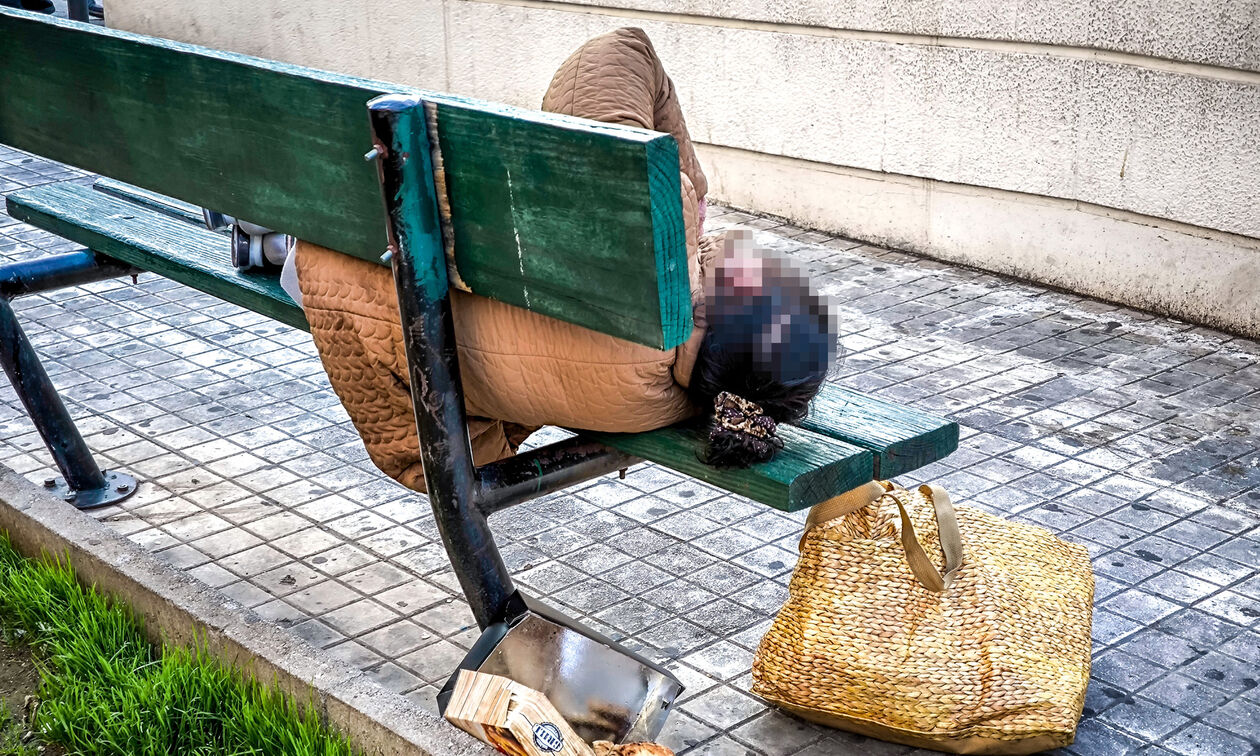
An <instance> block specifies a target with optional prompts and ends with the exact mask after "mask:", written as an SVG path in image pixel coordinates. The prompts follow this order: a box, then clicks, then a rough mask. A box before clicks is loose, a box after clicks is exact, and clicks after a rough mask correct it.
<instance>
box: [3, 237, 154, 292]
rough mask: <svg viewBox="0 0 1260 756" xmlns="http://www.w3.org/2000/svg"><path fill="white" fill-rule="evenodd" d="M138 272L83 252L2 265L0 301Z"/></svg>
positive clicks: (99, 256)
mask: <svg viewBox="0 0 1260 756" xmlns="http://www.w3.org/2000/svg"><path fill="white" fill-rule="evenodd" d="M137 272H139V271H138V270H137V269H136V268H133V267H131V266H130V265H127V264H126V263H121V262H119V261H117V260H115V259H113V258H112V257H106V256H105V255H102V254H98V253H96V252H93V251H92V250H90V249H80V250H78V251H76V252H66V253H63V254H60V255H49V256H48V257H37V258H34V259H32V260H22V261H19V262H12V263H8V264H5V265H0V297H3V298H5V299H13V298H14V297H20V296H25V295H27V294H38V293H39V292H41V291H52V290H53V289H63V288H65V287H67V286H78V285H80V284H85V283H92V282H93V281H104V280H105V279H107V278H118V277H119V276H126V275H131V274H132V273H137Z"/></svg>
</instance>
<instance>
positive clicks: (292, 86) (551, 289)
mask: <svg viewBox="0 0 1260 756" xmlns="http://www.w3.org/2000/svg"><path fill="white" fill-rule="evenodd" d="M0 39H3V40H4V43H3V44H2V45H0V71H3V72H4V74H3V76H0V143H4V144H8V145H12V146H14V147H17V148H20V149H24V150H27V151H30V152H34V153H37V154H39V155H43V156H45V157H48V158H50V159H53V160H58V161H61V162H65V163H69V164H71V165H74V166H77V167H80V168H83V169H85V170H88V171H92V172H95V173H99V174H102V175H103V176H107V177H110V178H108V179H102V180H100V181H99V182H98V183H97V185H96V186H95V187H88V186H83V185H79V184H73V183H59V184H51V185H45V186H40V187H36V188H32V189H27V190H22V191H18V192H15V193H13V194H11V195H9V197H8V209H9V213H10V214H11V215H13V216H14V217H15V218H18V219H20V220H23V221H26V222H27V223H30V224H32V225H35V226H38V227H40V228H43V229H47V230H49V231H51V232H53V233H56V234H58V235H60V236H62V237H64V238H66V239H69V240H72V241H74V242H76V243H78V244H81V245H83V247H84V248H85V249H84V250H83V251H80V252H75V253H69V254H66V255H57V256H50V257H48V258H44V259H42V260H35V261H31V262H21V263H11V264H9V265H6V266H0V293H3V295H4V296H3V297H0V330H2V331H3V334H2V335H3V336H4V338H5V343H6V345H12V348H6V349H3V350H0V352H3V354H2V355H0V356H2V357H3V359H4V365H5V368H6V370H7V372H8V373H9V375H10V379H11V380H12V382H13V384H14V386H15V388H16V389H17V391H18V393H19V395H20V396H21V397H22V400H23V401H24V403H25V404H26V406H27V408H28V411H29V413H30V414H31V417H32V420H33V422H34V423H35V424H36V426H37V427H38V429H39V431H40V433H41V435H42V436H43V438H44V440H45V442H46V443H47V445H48V446H49V449H50V450H51V451H52V453H53V456H54V459H55V460H56V461H57V464H58V466H59V468H60V470H61V472H62V475H63V479H62V480H58V481H55V487H60V490H62V491H63V493H64V494H65V495H66V496H67V498H73V499H74V500H75V503H76V504H78V505H80V506H90V505H100V504H102V503H105V502H108V501H110V500H113V499H115V498H118V497H119V496H123V495H127V494H129V493H131V492H132V491H134V490H135V487H136V483H135V481H133V480H132V479H130V478H129V477H127V476H126V475H125V473H122V472H120V471H113V472H111V473H103V472H102V471H100V470H99V468H98V467H97V465H96V464H95V462H94V461H93V459H92V456H91V453H90V450H88V449H87V447H86V445H85V444H84V442H83V440H82V437H81V436H80V435H79V433H78V431H77V429H75V427H74V424H73V422H71V420H70V418H69V415H68V413H66V411H65V408H64V406H63V405H62V404H61V401H60V399H59V398H58V397H57V395H56V392H55V390H54V389H53V387H52V384H51V382H50V381H49V380H48V377H47V375H46V374H45V373H44V371H43V369H42V367H41V366H40V365H39V361H38V359H37V357H36V356H35V354H34V351H33V350H32V349H31V348H30V345H29V343H28V342H27V341H26V339H25V336H24V335H23V334H22V333H21V330H20V328H19V327H18V324H17V321H16V319H15V317H14V314H13V310H12V308H11V307H10V306H9V304H8V299H10V298H12V297H13V296H18V295H21V294H24V293H32V292H38V291H46V290H49V289H53V288H57V287H61V286H69V285H76V284H79V283H84V282H87V281H92V280H99V279H102V278H107V277H114V276H119V275H123V274H125V273H128V272H130V271H133V270H142V271H152V272H154V273H157V274H159V275H162V276H165V277H167V278H169V279H171V280H174V281H178V282H180V283H182V284H185V285H188V286H190V287H193V288H195V289H198V290H200V291H203V292H206V293H209V294H212V295H214V296H216V297H218V298H220V299H222V300H224V301H227V302H232V303H234V304H236V305H239V306H241V307H244V308H246V309H249V310H252V311H254V312H258V313H261V314H263V315H266V316H268V317H270V318H274V319H275V320H278V321H280V322H282V323H285V324H288V325H290V326H293V327H296V328H306V320H305V318H304V317H303V314H302V311H301V310H300V308H298V307H297V306H296V305H295V304H294V302H293V301H292V300H291V299H290V298H289V297H288V295H286V294H285V293H284V291H283V290H282V289H281V288H280V286H279V283H278V281H277V280H276V278H275V277H273V276H270V275H266V274H259V273H249V272H245V273H242V272H238V271H237V270H235V269H234V268H232V267H231V266H230V265H229V255H228V249H227V243H226V240H225V239H224V237H223V236H222V235H220V234H217V233H215V232H211V231H208V230H206V229H205V228H204V227H201V226H199V225H197V224H198V223H199V222H200V215H199V213H198V211H197V207H198V206H204V207H213V208H215V209H217V210H220V211H222V212H224V213H227V214H229V215H232V216H236V217H244V218H248V219H249V220H250V221H252V222H255V223H258V224H261V225H264V226H266V227H269V228H273V229H276V230H278V231H282V232H284V233H288V234H292V235H295V236H298V237H301V238H304V239H308V240H310V241H312V242H315V243H318V244H321V245H324V246H327V247H330V248H333V249H336V250H338V251H340V252H343V253H345V254H350V255H354V256H356V257H360V258H363V259H367V260H372V261H383V262H385V263H386V264H389V265H392V266H393V270H394V277H395V281H396V283H397V286H398V290H399V301H400V317H401V318H402V320H403V323H404V326H405V332H406V333H407V334H408V344H407V355H408V363H409V370H410V371H411V373H412V376H411V378H412V380H411V385H412V386H413V387H416V388H415V389H414V391H413V399H414V404H415V407H416V415H417V417H416V419H417V424H418V429H419V432H420V439H421V455H422V459H423V462H424V467H425V471H426V479H427V481H428V485H429V489H430V501H431V504H432V507H433V510H434V516H435V518H436V520H437V523H438V526H439V529H440V530H441V532H442V536H443V539H444V541H445V544H446V547H447V550H448V553H449V555H450V556H451V562H452V567H453V569H454V571H455V573H456V575H457V576H458V578H459V581H460V584H461V586H462V587H463V589H464V592H465V594H466V596H467V598H468V601H469V603H470V605H471V606H472V609H473V612H474V614H475V615H476V617H477V620H478V622H479V623H480V624H481V626H482V627H486V626H488V625H490V624H491V623H494V622H496V621H499V620H501V619H503V618H504V617H505V615H506V614H508V613H510V612H512V611H516V610H517V609H516V608H514V607H518V606H519V603H518V598H517V597H518V594H517V593H516V590H515V588H514V586H513V584H512V580H511V577H510V575H509V574H508V571H507V568H506V567H505V566H504V564H503V560H502V558H501V557H500V555H499V552H498V549H497V547H496V546H495V544H494V539H493V535H492V534H491V531H490V529H489V526H488V523H487V518H488V516H489V515H490V514H492V513H493V512H496V511H499V510H502V509H505V508H507V507H510V506H512V505H514V504H517V503H519V502H521V501H525V500H527V499H530V498H533V497H536V496H539V495H543V494H546V493H549V492H552V491H556V490H560V489H562V488H564V487H566V486H569V485H572V484H574V483H576V482H580V481H582V480H587V479H590V478H592V477H595V476H598V475H603V474H607V473H609V472H613V471H616V470H618V469H624V468H625V467H626V466H628V465H630V464H633V463H635V462H636V461H638V460H650V461H652V462H656V463H658V464H660V465H663V466H666V467H669V468H671V469H674V470H678V471H680V472H682V473H685V474H687V475H691V476H694V477H696V478H699V479H701V480H703V481H705V482H706V483H709V484H711V485H714V486H717V487H720V488H722V489H725V490H728V491H732V492H735V493H738V494H741V495H744V496H747V497H749V498H751V499H755V500H757V501H760V502H763V503H765V504H767V505H769V506H772V507H776V508H779V509H783V510H789V511H790V510H799V509H803V508H806V507H810V506H812V505H814V504H817V503H819V502H821V501H824V500H826V499H828V498H831V497H833V496H836V495H838V494H841V493H843V492H845V491H848V490H850V489H852V488H854V487H856V486H859V485H861V484H863V483H865V482H867V481H869V480H871V479H872V478H876V477H879V478H889V477H892V476H895V475H898V474H901V473H905V472H907V471H910V470H913V469H915V468H917V467H921V466H923V465H926V464H928V463H930V462H933V461H936V460H938V459H941V458H942V457H944V456H946V455H947V454H949V453H950V452H952V451H953V450H954V449H955V448H956V447H957V443H958V427H957V426H956V425H955V424H954V423H951V422H948V421H946V420H943V419H941V418H938V417H933V416H931V415H927V414H924V413H921V412H916V411H914V410H911V409H908V408H905V407H902V406H899V405H897V404H894V403H891V402H885V401H881V400H878V399H875V398H872V397H868V396H864V395H862V394H860V393H857V392H853V391H848V390H846V389H843V388H840V387H837V386H828V387H827V388H826V389H825V390H824V391H823V392H822V394H821V395H820V396H819V397H818V399H817V400H816V401H815V402H814V406H813V410H812V411H811V413H810V415H809V417H808V418H807V419H806V420H804V421H803V422H801V423H800V424H799V425H798V426H797V427H789V428H784V429H782V436H783V439H784V441H785V447H784V449H783V450H782V452H781V453H780V454H779V455H778V456H777V457H776V458H775V459H774V460H773V461H771V462H769V463H766V464H761V465H756V466H753V467H751V468H749V469H747V470H717V469H714V468H711V467H709V466H707V465H704V464H702V463H701V462H699V461H698V458H697V451H699V450H700V448H701V447H702V445H703V443H704V430H703V429H702V428H701V427H699V426H696V425H694V424H691V425H682V426H677V427H671V428H664V429H661V430H656V431H652V432H648V433H639V434H609V433H579V434H578V435H577V436H575V437H573V438H570V439H566V440H565V441H561V442H558V443H554V444H551V445H549V446H546V447H543V448H540V449H535V450H532V451H530V452H528V453H525V454H522V455H520V456H518V457H515V458H511V459H508V460H503V461H501V462H498V463H495V464H492V465H484V466H481V467H475V466H474V465H473V463H472V460H471V455H470V453H469V442H468V436H467V429H466V427H465V416H464V410H463V401H462V390H461V388H460V383H459V372H458V363H457V360H456V353H455V349H454V337H453V331H452V329H451V323H450V306H449V297H448V291H449V288H450V287H451V286H452V285H458V286H460V287H462V288H466V289H467V290H469V291H472V292H473V293H476V294H479V295H482V296H486V297H491V298H495V299H499V300H501V301H504V302H508V303H510V304H513V305H516V306H520V307H526V308H529V309H532V310H534V311H537V312H541V313H544V314H547V315H549V316H552V317H556V318H560V319H563V320H566V321H568V322H572V323H576V324H579V325H582V326H585V327H587V328H591V329H595V330H598V331H601V332H604V333H608V334H612V335H615V336H618V337H621V338H625V339H628V340H631V341H634V342H637V343H641V344H646V345H650V346H653V347H656V348H662V349H668V348H672V347H674V346H676V345H678V344H679V343H681V342H682V341H684V340H685V339H686V338H687V336H688V334H689V333H690V331H691V328H692V323H691V311H690V292H689V290H688V276H687V265H686V249H685V241H684V236H683V220H682V208H681V203H680V199H679V177H678V156H677V145H676V144H675V142H674V140H673V139H672V137H669V136H667V135H663V134H658V133H654V132H649V131H644V130H640V129H633V128H627V127H621V126H612V125H607V124H600V123H594V122H590V121H584V120H581V119H575V118H569V117H564V116H558V115H552V114H547V113H542V112H536V111H529V110H522V109H517V108H512V107H507V106H502V105H495V104H491V103H485V102H479V101H475V100H469V99H464V98H460V97H454V96H451V95H445V94H439V93H434V92H426V91H421V90H417V89H414V88H409V87H404V86H399V85H394V84H386V83H381V82H375V81H370V80H365V79H358V78H352V77H346V76H339V75H334V74H329V73H325V72H320V71H314V70H310V69H305V68H299V67H296V66H291V65H286V64H282V63H276V62H273V61H266V60H260V59H256V58H250V57H245V56H240V55H234V54H230V53H225V52H220V51H215V50H208V49H205V48H200V47H195V46H191V45H184V44H179V43H174V42H169V41H165V40H159V39H153V38H149V37H144V36H140V35H134V34H128V33H123V32H117V31H111V30H107V29H101V28H97V27H89V26H85V25H81V24H76V23H72V22H66V21H58V20H55V19H49V18H47V17H43V16H38V15H35V14H29V13H23V12H21V11H8V10H0ZM365 153H369V154H368V156H367V157H368V158H369V159H367V160H365ZM435 165H437V166H440V171H441V175H442V176H443V177H444V179H445V180H444V182H438V183H435V180H434V177H435V170H436V169H435ZM123 182H126V183H123ZM443 185H444V189H445V192H446V198H447V200H448V202H449V206H450V216H449V218H445V217H441V216H440V214H439V212H438V209H437V208H438V198H437V191H439V189H438V187H439V186H443ZM172 198H177V199H172ZM382 198H384V201H382ZM185 203H193V204H191V205H189V204H185ZM387 251H388V254H384V253H387ZM575 261H580V263H578V264H574V263H575Z"/></svg>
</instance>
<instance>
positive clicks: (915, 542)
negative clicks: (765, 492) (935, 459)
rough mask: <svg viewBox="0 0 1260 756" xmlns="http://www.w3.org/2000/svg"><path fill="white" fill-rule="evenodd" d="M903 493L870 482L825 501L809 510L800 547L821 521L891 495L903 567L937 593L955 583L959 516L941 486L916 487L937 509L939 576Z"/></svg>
mask: <svg viewBox="0 0 1260 756" xmlns="http://www.w3.org/2000/svg"><path fill="white" fill-rule="evenodd" d="M904 493H905V489H902V488H895V487H892V488H885V487H884V485H883V484H881V483H880V482H878V481H871V482H870V483H867V484H866V485H865V486H860V487H858V488H855V489H853V490H852V491H850V492H848V493H847V494H843V495H841V496H837V497H835V498H833V499H828V500H827V501H825V502H823V503H822V504H819V505H817V506H816V507H814V508H813V509H811V510H810V511H809V518H808V519H807V520H806V521H805V534H804V535H802V536H801V544H802V545H804V543H805V536H806V535H808V534H809V532H810V531H811V530H813V529H814V528H816V527H818V526H819V525H821V524H823V523H824V522H827V521H829V520H834V519H835V518H837V517H843V516H844V515H846V514H849V513H850V512H856V511H857V510H858V509H861V508H862V507H864V506H867V505H868V504H870V503H871V502H873V501H875V500H876V499H878V498H879V497H881V496H885V495H887V496H891V497H893V501H895V502H897V510H898V511H899V512H900V513H901V547H902V548H903V549H904V550H905V552H906V564H908V565H909V566H910V572H912V573H914V578H915V580H918V581H919V584H920V585H922V586H923V587H924V588H926V589H928V590H929V591H932V592H934V593H940V592H942V591H944V590H945V589H946V588H948V587H949V586H950V585H951V584H952V583H953V582H954V577H955V576H956V575H957V574H958V570H959V568H961V567H962V562H963V545H962V533H961V532H960V531H959V529H958V517H957V515H956V514H955V513H954V504H953V502H952V501H950V498H949V494H948V493H946V492H945V489H943V488H941V487H940V486H933V485H922V486H919V493H921V494H923V495H924V496H925V497H926V498H927V499H928V500H929V501H931V502H932V508H933V509H935V510H936V528H937V532H938V533H939V534H940V541H941V551H942V552H943V553H944V555H945V572H944V574H942V573H941V572H939V571H938V570H937V569H936V565H934V564H932V560H931V559H930V558H929V557H928V555H927V551H926V550H924V548H923V544H921V543H919V538H918V536H917V535H916V534H915V532H914V523H913V522H912V521H911V520H910V513H909V512H907V511H906V505H905V503H904V502H903V501H902V499H901V497H902V495H903V494H904Z"/></svg>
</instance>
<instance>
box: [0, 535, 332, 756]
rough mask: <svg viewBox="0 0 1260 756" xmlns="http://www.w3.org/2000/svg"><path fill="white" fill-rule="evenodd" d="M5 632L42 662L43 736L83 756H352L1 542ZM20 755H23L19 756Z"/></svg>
mask: <svg viewBox="0 0 1260 756" xmlns="http://www.w3.org/2000/svg"><path fill="white" fill-rule="evenodd" d="M0 621H2V622H3V624H4V626H5V628H6V629H7V630H8V631H9V632H10V633H12V634H13V635H14V636H16V637H17V638H18V639H19V640H21V641H23V642H25V643H28V644H30V646H31V647H32V648H33V650H34V651H35V654H36V659H37V664H38V666H39V671H40V676H41V678H42V683H41V686H40V698H41V699H42V703H41V704H40V707H39V712H38V717H37V721H38V724H39V729H40V731H41V733H42V735H43V736H44V737H45V738H46V739H47V740H50V741H54V742H57V743H60V744H62V745H64V746H66V747H67V749H68V750H70V751H71V752H73V753H80V754H89V755H92V756H95V755H97V754H100V755H101V756H104V755H106V754H126V755H127V756H170V755H173V754H178V755H179V756H221V755H230V756H246V755H247V754H259V755H261V754H286V755H289V754H292V755H294V756H352V754H353V753H354V751H353V749H352V748H351V747H350V744H349V742H348V741H347V740H346V738H345V737H344V736H342V735H339V734H337V733H335V732H333V731H332V730H330V729H329V728H328V727H327V726H326V725H325V724H324V723H323V722H322V721H321V720H320V719H319V718H318V716H317V715H316V714H315V713H313V712H310V711H308V712H307V713H303V712H302V711H300V710H299V709H298V707H297V705H296V704H295V703H294V702H293V701H292V700H290V699H288V698H287V697H285V696H283V695H282V694H280V693H277V692H275V691H273V690H271V689H269V688H267V687H265V686H263V685H261V684H259V683H258V682H257V681H255V680H252V679H247V678H245V677H243V676H242V675H241V674H240V673H239V672H237V671H235V670H233V669H231V668H228V667H225V666H223V665H222V664H220V663H219V662H217V661H216V660H214V659H212V658H209V657H208V656H207V655H205V654H204V653H202V652H200V651H196V650H188V649H183V648H175V647H171V646H164V647H162V648H161V649H159V648H156V647H155V646H154V645H153V644H151V643H149V642H148V640H147V639H146V638H145V636H144V633H143V632H142V629H141V625H140V623H139V621H138V620H137V619H136V618H135V617H134V616H133V615H132V614H131V613H130V612H129V611H128V610H127V609H126V608H125V607H122V606H118V605H115V604H111V603H110V602H108V601H106V599H105V598H104V597H103V596H101V595H100V594H99V593H97V592H96V591H95V589H85V588H83V587H82V586H81V585H79V583H78V582H77V581H76V580H75V576H74V571H73V569H72V568H71V567H70V566H69V565H68V564H64V563H60V562H46V561H33V560H28V559H26V558H24V557H22V556H21V555H20V554H18V553H17V552H16V551H15V550H14V549H13V547H12V545H11V544H10V542H9V540H8V538H7V537H0ZM19 753H20V752H19Z"/></svg>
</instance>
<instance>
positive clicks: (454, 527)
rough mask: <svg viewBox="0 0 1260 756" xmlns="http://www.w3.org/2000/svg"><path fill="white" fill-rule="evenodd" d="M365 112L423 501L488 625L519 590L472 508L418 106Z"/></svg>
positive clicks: (460, 396)
mask: <svg viewBox="0 0 1260 756" xmlns="http://www.w3.org/2000/svg"><path fill="white" fill-rule="evenodd" d="M368 117H369V121H370V122H371V126H372V141H373V145H374V147H375V149H376V153H377V158H376V159H377V167H378V171H379V174H380V180H381V191H382V193H383V196H384V199H385V212H386V216H387V220H386V224H387V225H386V228H387V235H388V240H389V255H390V258H391V262H392V265H393V271H394V284H395V286H396V287H397V289H398V310H399V315H400V317H401V319H402V327H403V339H404V341H405V344H406V351H407V369H408V375H409V377H410V379H411V399H412V404H413V405H414V407H415V414H416V427H417V429H418V430H419V433H420V460H421V462H422V463H423V465H424V479H425V484H426V485H427V486H428V489H429V502H430V504H431V505H432V507H433V516H434V519H435V520H436V521H437V526H438V531H439V532H440V533H441V534H442V541H443V543H444V544H445V545H446V553H447V555H448V556H449V557H450V560H451V567H452V568H453V569H454V571H455V575H456V577H457V578H458V579H459V584H460V587H462V588H463V590H464V596H465V597H466V598H467V599H468V603H469V605H470V606H471V607H472V611H473V615H474V616H475V617H476V618H477V623H478V624H479V625H481V627H482V628H485V627H488V626H490V625H491V624H493V623H494V622H495V621H497V620H498V619H500V618H501V617H502V616H503V614H504V613H505V612H506V611H507V609H508V606H509V602H510V600H511V598H512V595H513V593H515V590H516V589H515V587H514V586H513V585H512V578H511V575H510V574H509V573H508V569H507V566H506V565H505V564H504V563H503V557H502V556H501V555H500V554H499V548H498V546H496V545H495V543H494V536H493V535H492V534H491V533H490V527H489V525H488V524H487V523H486V518H485V516H484V515H483V514H482V513H481V510H480V509H479V508H478V507H477V497H476V486H477V478H476V472H475V470H474V468H473V459H472V447H471V444H470V442H469V439H468V422H467V417H466V416H465V414H464V392H463V384H461V383H460V379H459V360H458V357H457V354H456V350H455V328H454V324H453V322H452V320H451V303H450V290H449V286H448V283H447V278H446V252H445V248H444V246H443V244H442V229H441V222H440V219H439V217H438V207H437V194H436V189H435V188H434V184H433V157H432V154H431V152H430V149H431V144H430V138H431V137H430V135H429V130H428V124H427V122H426V118H425V112H424V103H423V102H421V101H420V100H418V99H415V98H411V97H405V96H399V95H385V96H382V97H378V98H376V99H374V100H372V101H371V102H370V103H368Z"/></svg>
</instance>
